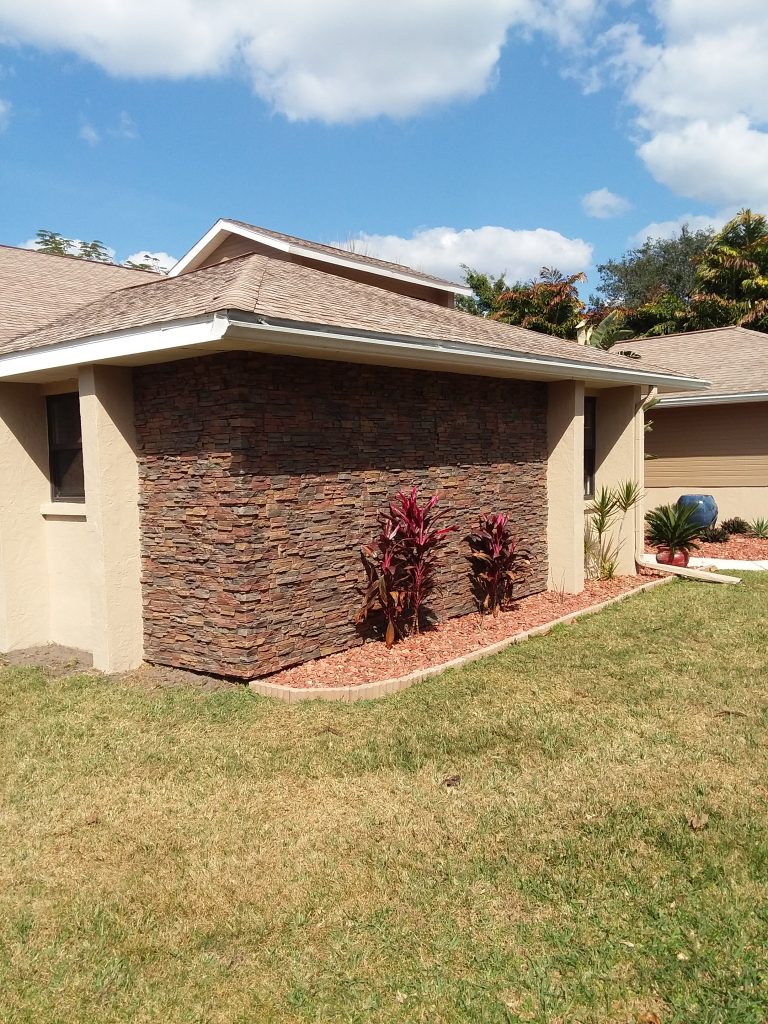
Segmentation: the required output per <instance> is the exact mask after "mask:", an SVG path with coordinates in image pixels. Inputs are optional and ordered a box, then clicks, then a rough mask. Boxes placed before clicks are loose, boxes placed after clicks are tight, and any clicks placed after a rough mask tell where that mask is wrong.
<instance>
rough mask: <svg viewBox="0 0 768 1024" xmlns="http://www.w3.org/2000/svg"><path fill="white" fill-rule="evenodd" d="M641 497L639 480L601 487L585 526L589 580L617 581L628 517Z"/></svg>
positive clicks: (588, 510) (588, 512) (585, 547)
mask: <svg viewBox="0 0 768 1024" xmlns="http://www.w3.org/2000/svg"><path fill="white" fill-rule="evenodd" d="M641 496H642V492H641V490H640V485H639V484H638V483H637V481H636V480H623V481H621V482H620V483H618V484H616V485H615V487H601V488H600V490H599V491H598V492H597V494H596V495H595V497H594V498H593V500H592V502H591V503H590V505H589V506H588V508H587V518H586V520H585V523H584V567H585V570H586V574H587V576H588V577H589V579H599V580H606V579H613V577H614V576H615V575H616V569H617V566H618V563H619V552H620V551H621V548H622V546H623V543H624V539H623V537H622V526H623V524H624V517H625V515H626V513H627V512H629V510H630V509H632V508H634V507H635V505H637V503H638V502H639V501H640V498H641ZM617 525H618V531H617V532H616V533H614V527H615V526H617Z"/></svg>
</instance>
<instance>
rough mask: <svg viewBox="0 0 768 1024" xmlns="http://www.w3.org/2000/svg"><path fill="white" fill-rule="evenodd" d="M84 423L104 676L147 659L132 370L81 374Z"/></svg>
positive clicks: (96, 626) (96, 631) (95, 610)
mask: <svg viewBox="0 0 768 1024" xmlns="http://www.w3.org/2000/svg"><path fill="white" fill-rule="evenodd" d="M80 417H81V420H82V430H83V462H84V466H85V496H86V503H87V506H88V525H89V529H90V531H91V544H92V551H93V562H92V566H91V594H92V621H93V663H94V667H95V668H98V669H101V670H102V671H103V672H124V671H127V670H129V669H132V668H136V667H137V666H138V665H139V664H141V661H142V657H143V630H142V609H141V552H140V541H139V508H138V499H139V474H138V467H137V463H136V435H135V429H134V420H133V380H132V375H131V370H130V369H128V368H126V367H121V366H87V367H84V368H83V369H82V370H81V371H80Z"/></svg>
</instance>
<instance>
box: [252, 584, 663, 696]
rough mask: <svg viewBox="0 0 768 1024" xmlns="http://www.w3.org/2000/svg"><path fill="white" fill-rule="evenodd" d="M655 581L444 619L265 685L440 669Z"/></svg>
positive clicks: (369, 679)
mask: <svg viewBox="0 0 768 1024" xmlns="http://www.w3.org/2000/svg"><path fill="white" fill-rule="evenodd" d="M658 578H659V576H658V574H657V573H654V572H652V571H651V570H647V571H646V570H641V573H640V575H637V576H617V577H616V578H615V579H612V580H589V581H587V583H586V584H585V586H584V590H583V591H582V593H580V594H558V593H552V592H546V593H543V594H534V595H533V596H532V597H524V598H521V599H520V600H519V601H516V602H515V604H514V606H513V607H512V608H511V609H510V610H509V611H504V612H500V613H499V614H498V615H497V616H496V617H495V618H494V617H493V616H491V615H485V616H481V615H479V614H472V615H464V616H461V617H460V618H456V619H448V621H446V622H441V623H439V624H438V625H437V626H436V627H435V628H434V629H431V630H429V631H428V632H425V633H421V634H420V635H419V636H411V637H407V638H406V639H405V640H401V641H400V642H399V643H397V644H395V646H394V647H393V648H392V649H391V650H389V651H388V650H387V648H386V646H385V645H384V643H383V641H370V642H368V643H365V644H363V645H362V646H360V647H354V648H352V650H349V651H342V652H341V653H340V654H331V655H329V656H328V657H327V658H321V659H319V660H318V661H309V662H305V663H304V664H303V665H297V666H295V667H294V668H288V669H284V670H283V671H282V672H277V673H275V674H274V675H271V676H269V678H268V681H269V682H270V683H275V684H277V685H278V686H293V687H297V688H300V689H306V688H307V687H310V686H312V687H314V686H323V687H325V686H354V685H358V684H360V683H375V682H379V681H381V680H383V679H396V678H398V677H400V676H405V675H408V674H409V673H411V672H416V671H418V670H419V669H424V668H431V667H432V666H433V665H442V664H443V663H444V662H446V661H451V660H452V659H453V658H460V657H461V656H462V655H464V654H470V653H471V652H472V651H477V650H479V649H480V648H481V647H488V646H490V645H491V644H495V643H498V641H500V640H505V639H507V638H508V637H511V636H514V635H515V634H516V633H524V632H525V631H526V630H529V629H533V628H534V627H535V626H543V625H545V624H546V623H548V622H552V621H553V620H554V619H559V618H561V617H562V616H563V615H569V614H570V613H571V612H576V611H581V610H582V609H584V608H589V607H590V606H591V605H594V604H599V603H600V602H601V601H607V600H609V599H610V598H612V597H618V596H619V595H620V594H626V593H630V592H631V591H633V590H636V589H637V588H638V587H640V586H642V585H643V584H645V583H650V582H651V581H652V580H653V579H658Z"/></svg>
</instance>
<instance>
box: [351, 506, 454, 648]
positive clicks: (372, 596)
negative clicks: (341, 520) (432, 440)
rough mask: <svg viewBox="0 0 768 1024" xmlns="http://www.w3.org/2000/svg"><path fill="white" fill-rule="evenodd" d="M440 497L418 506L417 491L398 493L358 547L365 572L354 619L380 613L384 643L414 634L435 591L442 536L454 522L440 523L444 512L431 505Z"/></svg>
mask: <svg viewBox="0 0 768 1024" xmlns="http://www.w3.org/2000/svg"><path fill="white" fill-rule="evenodd" d="M437 502H438V495H436V494H435V495H433V496H432V497H431V498H429V499H428V500H427V501H426V502H425V503H424V504H423V505H421V504H419V496H418V489H417V488H416V487H413V488H412V489H411V490H410V492H408V493H406V492H405V491H400V492H399V493H398V494H397V496H396V497H395V500H394V501H393V502H392V503H391V504H390V506H389V509H388V510H387V511H386V512H380V513H379V525H380V527H381V529H380V532H379V535H378V537H377V538H376V539H375V540H374V542H373V543H372V544H367V545H365V546H364V547H363V548H362V549H361V553H362V558H363V565H364V566H365V571H366V574H367V576H368V585H367V587H366V590H365V596H364V599H363V606H362V608H361V609H360V611H359V612H358V615H357V622H358V623H361V622H365V621H366V620H367V619H368V616H369V615H370V614H371V613H373V612H377V611H378V612H381V613H382V614H383V616H384V621H385V623H386V627H385V631H384V639H385V641H386V644H387V647H391V646H392V645H393V644H394V642H395V641H396V640H398V639H400V638H402V637H403V636H406V635H407V634H408V633H409V632H412V633H418V632H419V631H420V629H421V627H422V625H423V623H424V620H425V619H426V618H427V614H428V612H429V609H428V602H429V600H430V598H431V597H432V596H433V595H434V594H435V593H436V591H437V589H438V583H437V564H438V561H439V554H440V550H441V548H442V547H443V546H444V544H445V538H446V535H447V534H449V533H453V531H454V530H457V529H458V527H457V526H444V527H438V526H437V523H438V522H439V520H440V519H441V518H442V517H443V515H444V514H445V513H444V511H442V510H440V511H437V510H436V508H435V506H436V505H437Z"/></svg>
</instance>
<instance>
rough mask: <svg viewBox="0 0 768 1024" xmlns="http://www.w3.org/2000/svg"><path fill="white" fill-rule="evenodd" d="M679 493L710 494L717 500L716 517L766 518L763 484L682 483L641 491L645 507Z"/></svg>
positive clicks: (767, 508)
mask: <svg viewBox="0 0 768 1024" xmlns="http://www.w3.org/2000/svg"><path fill="white" fill-rule="evenodd" d="M681 494H711V495H712V497H713V498H714V499H715V501H716V502H717V509H718V519H719V520H723V519H731V518H732V517H733V516H741V518H742V519H746V520H747V521H748V522H752V521H753V520H755V519H759V518H762V519H768V486H767V487H701V486H696V485H694V484H688V485H686V484H685V483H683V484H682V485H680V486H676V487H648V488H646V492H645V509H646V511H647V510H648V509H652V508H656V506H657V505H671V504H673V503H674V502H676V501H677V499H678V498H679V497H680V495H681Z"/></svg>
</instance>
